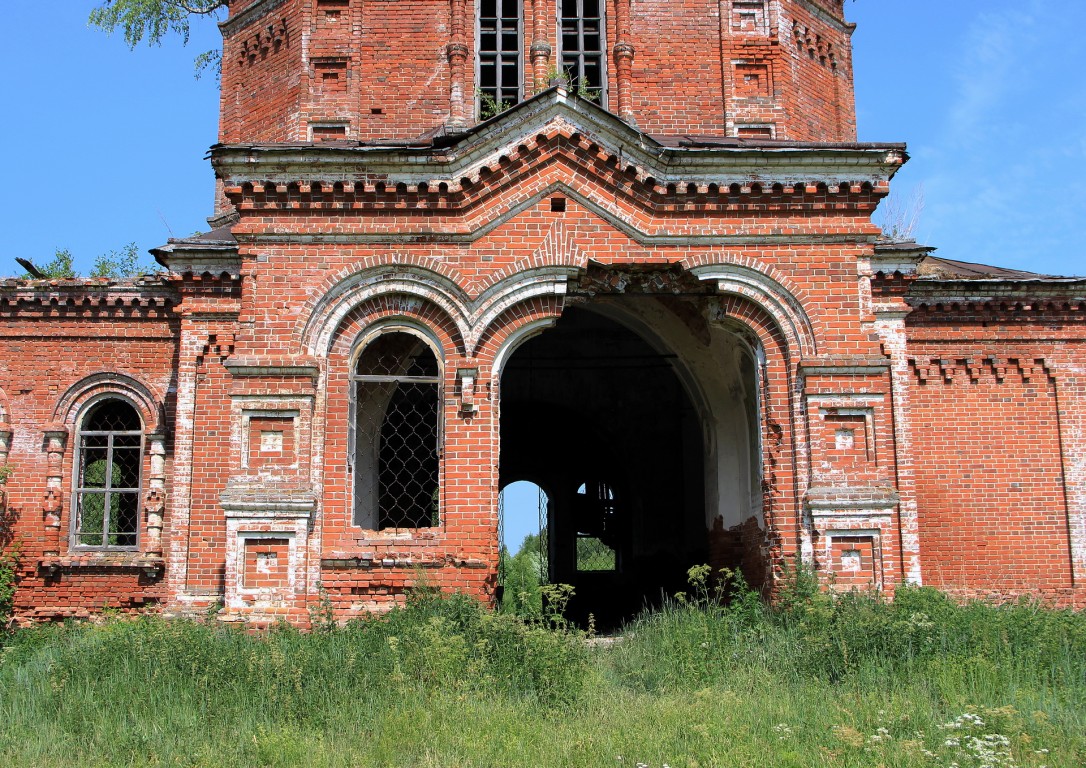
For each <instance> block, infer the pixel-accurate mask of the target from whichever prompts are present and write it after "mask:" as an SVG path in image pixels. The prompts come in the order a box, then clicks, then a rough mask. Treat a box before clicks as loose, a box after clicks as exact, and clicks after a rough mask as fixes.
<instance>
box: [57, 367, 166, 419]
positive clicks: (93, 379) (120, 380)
mask: <svg viewBox="0 0 1086 768" xmlns="http://www.w3.org/2000/svg"><path fill="white" fill-rule="evenodd" d="M105 395H119V396H121V397H123V398H124V399H126V400H128V401H129V402H131V403H132V405H133V406H135V408H136V410H137V411H138V412H139V415H140V418H141V419H142V420H143V428H144V431H145V432H146V433H147V434H149V435H161V434H165V432H166V416H165V408H164V405H163V402H164V401H163V398H162V396H161V395H160V394H159V393H158V392H156V391H155V390H154V389H152V388H151V387H150V386H148V385H146V384H144V383H143V382H141V381H140V380H138V379H136V378H134V377H133V376H129V375H128V374H124V373H114V372H108V371H106V372H101V373H95V374H91V375H90V376H86V377H84V378H82V379H80V380H79V381H77V382H76V383H75V384H73V385H72V386H70V387H68V389H67V390H66V391H65V392H64V394H63V395H61V397H60V399H59V400H58V401H57V403H56V405H55V406H54V408H53V417H52V422H53V423H54V424H63V425H64V426H65V427H67V428H68V429H72V430H74V429H75V427H76V426H77V424H76V419H77V418H78V417H79V414H80V413H82V412H83V410H84V409H85V408H86V406H87V404H88V403H89V402H91V401H92V400H94V399H96V398H99V397H102V396H105Z"/></svg>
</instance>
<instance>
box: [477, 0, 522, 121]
mask: <svg viewBox="0 0 1086 768" xmlns="http://www.w3.org/2000/svg"><path fill="white" fill-rule="evenodd" d="M520 6H521V0H479V47H478V51H479V93H480V94H482V97H483V104H482V117H483V118H484V119H485V118H487V117H492V116H493V115H491V114H489V112H494V113H495V114H496V113H497V112H501V111H502V110H504V109H506V108H508V107H511V106H513V105H514V104H516V103H517V102H518V101H520V94H521V79H522V78H521V28H520V25H521V21H520V18H521V17H520ZM488 100H492V102H493V103H490V104H488Z"/></svg>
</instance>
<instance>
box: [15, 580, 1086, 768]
mask: <svg viewBox="0 0 1086 768" xmlns="http://www.w3.org/2000/svg"><path fill="white" fill-rule="evenodd" d="M692 577H693V578H692V590H691V592H690V594H688V595H685V596H682V597H681V598H680V599H678V600H676V601H675V602H673V603H671V604H670V605H668V606H667V607H666V608H665V609H664V610H662V611H658V612H656V613H653V614H648V615H645V616H643V617H641V618H640V619H639V620H638V621H636V622H635V623H633V624H632V625H631V626H630V627H628V631H627V633H626V635H625V637H624V638H623V640H622V641H621V642H617V643H614V644H612V645H608V646H603V647H593V646H591V645H589V644H586V643H585V638H584V636H583V635H582V634H581V633H579V632H577V631H575V630H572V629H570V628H569V627H565V626H562V625H561V624H560V623H555V622H553V621H548V620H540V619H522V618H518V617H516V616H512V615H508V614H495V613H491V612H489V611H487V610H485V609H484V608H482V607H481V606H479V605H478V604H477V603H476V602H474V601H473V600H471V599H469V598H465V597H462V596H443V595H438V594H433V593H426V594H423V595H421V596H420V597H418V598H416V599H414V600H413V601H412V603H411V604H410V605H408V606H407V607H406V608H403V609H400V610H396V611H393V612H392V613H390V614H388V615H387V616H384V617H380V618H373V619H369V620H366V621H360V622H353V623H351V624H350V625H348V626H346V627H334V626H331V625H327V626H324V627H323V628H322V629H319V630H318V631H315V632H312V633H309V634H303V633H300V632H298V631H296V630H293V629H291V628H289V627H282V628H277V629H275V630H273V631H271V632H268V633H264V634H261V635H250V634H246V633H244V632H241V631H238V630H235V629H231V628H228V627H223V626H219V625H217V624H215V623H213V622H195V621H179V620H173V621H167V620H163V619H158V618H153V617H146V618H142V619H138V620H114V621H108V622H105V623H103V624H98V625H70V626H51V627H40V628H36V629H32V630H26V631H21V632H18V633H17V634H16V635H14V636H12V637H10V638H8V639H7V641H6V642H7V646H6V647H5V648H4V649H3V651H2V655H0V765H5V766H54V765H55V766H69V765H73V764H78V765H81V766H106V765H109V766H114V765H133V766H135V765H140V766H144V765H184V766H203V765H207V766H235V765H236V766H279V765H283V766H298V765H300V766H371V765H373V766H383V765H389V766H393V765H395V766H519V765H525V766H528V765H532V766H544V765H545V766H618V767H619V768H623V767H628V768H634V767H635V766H637V765H639V764H640V765H645V766H653V768H659V766H662V765H669V766H672V767H675V766H748V765H758V766H812V765H820V766H823V765H824V766H875V765H882V766H921V765H930V766H951V765H953V764H957V765H958V766H960V768H966V767H967V766H976V767H977V768H979V767H980V766H992V767H993V768H994V767H995V766H1004V767H1008V766H1023V767H1024V766H1033V767H1036V766H1050V767H1052V768H1054V767H1055V766H1068V767H1070V766H1081V765H1083V764H1084V763H1086V616H1084V615H1082V614H1075V613H1072V612H1067V611H1051V610H1046V609H1043V608H1040V607H1037V606H1034V605H1027V604H1019V605H1011V606H992V605H986V604H970V605H965V606H959V605H956V604H954V603H953V602H951V601H949V600H947V599H946V598H944V597H943V596H942V595H940V594H939V593H937V592H934V591H932V590H928V589H909V590H905V591H904V592H902V593H900V595H899V597H898V599H897V600H896V601H895V602H894V603H893V604H888V603H885V602H883V601H880V600H878V599H877V598H873V597H870V596H858V595H852V596H845V597H841V598H837V599H831V598H829V597H826V596H824V595H820V594H817V593H815V592H813V591H811V590H809V589H806V588H801V587H799V586H797V588H796V589H793V590H792V591H791V592H790V593H789V594H788V595H786V599H785V601H784V602H783V604H782V606H781V607H780V608H778V609H775V610H769V609H767V608H765V607H764V606H763V605H762V603H761V602H760V601H759V600H758V599H757V597H756V596H755V595H753V594H752V593H750V592H749V591H748V590H745V589H744V588H743V587H742V585H741V584H736V583H734V582H732V583H728V582H727V581H726V580H725V581H718V582H717V583H716V585H715V586H710V582H709V579H708V578H707V577H708V573H707V570H706V569H695V570H694V571H693V572H692ZM720 597H727V598H728V599H727V600H726V601H724V602H721V601H720V600H719V599H718V598H720Z"/></svg>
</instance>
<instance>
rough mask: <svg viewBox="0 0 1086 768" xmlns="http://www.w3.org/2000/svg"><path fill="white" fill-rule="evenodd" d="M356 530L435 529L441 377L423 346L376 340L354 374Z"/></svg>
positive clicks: (406, 339) (412, 340) (400, 336)
mask: <svg viewBox="0 0 1086 768" xmlns="http://www.w3.org/2000/svg"><path fill="white" fill-rule="evenodd" d="M354 380H355V417H354V441H353V442H354V446H353V451H352V453H353V457H354V473H355V515H354V522H355V525H359V526H361V527H363V528H368V529H376V530H385V529H389V528H428V527H433V526H436V525H438V524H439V520H440V518H439V472H440V463H441V462H440V439H441V430H440V404H441V397H440V391H441V376H440V366H439V363H438V359H437V356H436V355H435V354H434V351H433V350H432V349H431V348H430V346H429V345H428V344H426V343H425V342H424V341H422V340H421V339H420V338H418V337H417V336H415V335H413V334H411V333H406V332H400V331H396V332H389V333H385V334H382V335H381V336H378V337H377V338H376V339H374V340H373V341H372V342H371V343H370V344H368V345H367V346H366V347H365V349H363V350H362V353H361V355H360V356H359V358H358V363H357V365H356V367H355V376H354Z"/></svg>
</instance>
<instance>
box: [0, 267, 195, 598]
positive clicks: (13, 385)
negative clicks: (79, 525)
mask: <svg viewBox="0 0 1086 768" xmlns="http://www.w3.org/2000/svg"><path fill="white" fill-rule="evenodd" d="M37 286H38V290H36V291H34V290H27V289H25V288H24V289H23V291H22V292H21V295H20V300H13V299H15V297H14V295H11V294H8V295H7V296H5V297H4V298H5V299H6V300H0V349H2V353H0V354H2V357H0V391H2V392H5V393H7V395H8V398H7V403H6V405H7V407H8V409H9V417H10V427H9V428H10V429H11V431H12V441H11V452H10V454H9V456H8V464H10V465H11V466H12V468H13V474H12V476H11V477H10V478H9V479H8V481H7V486H6V490H7V511H8V514H9V515H10V517H11V518H12V519H14V522H15V525H14V530H13V534H12V543H13V544H14V545H16V546H17V547H18V551H19V557H20V563H21V567H20V569H19V591H18V593H17V595H16V599H15V610H16V613H17V614H19V615H21V616H23V617H34V618H40V619H53V618H60V617H66V616H87V615H90V614H91V613H94V612H96V611H98V610H100V609H102V608H105V607H111V608H117V609H122V610H142V609H144V608H147V607H149V606H153V605H156V604H158V603H160V602H164V601H165V599H166V598H167V593H166V590H165V588H164V583H163V581H162V579H161V578H160V573H158V574H151V575H149V574H148V573H146V572H145V571H144V569H143V566H145V565H150V563H147V562H136V561H139V559H140V558H141V556H143V555H145V554H146V553H147V549H148V532H147V526H146V516H145V515H141V518H140V525H139V533H140V535H139V542H140V547H139V552H135V553H125V554H124V555H123V556H122V557H120V558H114V559H112V560H110V558H109V557H102V556H100V553H97V552H78V551H75V550H73V549H72V547H71V546H70V531H71V526H72V519H71V513H72V493H71V489H72V474H73V467H74V461H75V451H76V444H77V434H76V431H77V423H76V422H77V417H78V416H79V414H81V413H82V412H84V410H85V405H84V404H85V402H86V400H87V398H89V397H91V396H93V395H95V394H101V393H104V392H109V391H112V392H120V393H122V394H126V395H130V396H131V394H132V392H131V390H128V389H126V388H125V387H124V386H123V385H121V386H113V385H112V384H109V383H103V384H101V385H99V386H94V387H91V388H90V389H88V390H87V393H86V395H85V396H80V397H76V398H74V399H73V397H72V392H73V390H78V389H79V388H80V387H81V386H82V385H84V384H86V383H87V382H88V381H89V380H93V377H96V376H99V375H101V374H103V373H108V374H115V375H119V376H121V377H126V378H129V379H131V380H134V381H136V382H138V384H140V385H142V386H143V387H145V388H146V390H147V391H148V392H149V394H150V395H151V397H152V399H153V400H154V404H155V405H157V407H158V408H160V409H161V412H160V413H154V412H152V411H148V410H147V409H145V408H144V407H143V404H142V403H141V402H140V401H139V400H136V401H135V402H136V404H137V409H138V410H139V412H140V416H141V418H142V420H143V423H144V427H145V432H146V433H147V434H148V435H149V434H150V433H151V432H153V431H156V428H158V429H161V430H167V431H168V424H169V423H170V421H171V418H172V415H173V414H172V401H171V400H170V396H169V393H170V388H171V383H172V379H173V370H174V356H175V354H176V339H177V323H176V319H175V318H174V317H173V312H172V306H173V304H174V303H175V302H173V301H172V300H171V299H169V298H168V297H166V296H164V295H163V294H162V292H161V291H154V290H153V289H151V290H148V291H147V292H146V293H144V294H142V295H140V294H139V293H134V292H132V291H131V290H129V291H128V292H126V293H123V294H118V293H116V292H112V291H110V292H107V291H105V290H101V287H102V286H101V285H99V288H100V290H97V291H95V290H91V291H87V290H84V289H83V288H82V287H81V286H79V285H77V284H75V283H74V282H73V283H70V284H68V286H67V287H66V286H64V285H63V284H61V285H59V286H58V285H57V284H56V283H54V284H53V285H47V284H42V283H38V284H37ZM55 428H63V429H65V430H66V431H67V440H66V446H65V450H64V452H63V454H62V455H60V456H59V457H57V459H56V461H55V463H53V464H51V463H50V461H49V455H48V454H47V453H46V450H45V448H46V440H45V430H46V429H55ZM147 443H148V441H147V440H146V439H145V450H144V457H143V468H142V487H143V492H144V494H146V492H147V490H148V487H149V485H148V481H149V477H150V475H151V456H150V450H149V445H147ZM166 452H167V454H166V460H167V468H168V466H169V460H170V456H171V453H172V445H171V443H170V441H169V439H167V441H166ZM54 473H58V474H59V476H60V484H59V487H60V492H59V494H58V501H59V502H60V510H59V511H60V528H59V532H58V533H53V534H50V533H49V532H48V531H47V528H46V525H45V515H44V512H43V509H44V507H45V503H44V499H45V495H46V491H47V485H48V483H47V478H48V477H50V476H55V475H54ZM169 490H170V480H169V472H168V469H167V473H166V491H167V493H168V492H169ZM54 530H55V529H54ZM54 549H55V550H56V551H57V552H58V553H59V554H58V556H49V557H46V556H45V554H44V553H45V552H46V551H49V550H54ZM43 559H44V560H45V561H47V563H48V564H49V565H48V568H44V569H43V568H39V563H41V562H42V561H43ZM161 565H162V563H161V561H158V563H157V567H158V568H159V569H160V568H161Z"/></svg>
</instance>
